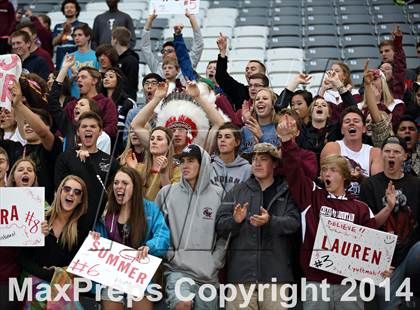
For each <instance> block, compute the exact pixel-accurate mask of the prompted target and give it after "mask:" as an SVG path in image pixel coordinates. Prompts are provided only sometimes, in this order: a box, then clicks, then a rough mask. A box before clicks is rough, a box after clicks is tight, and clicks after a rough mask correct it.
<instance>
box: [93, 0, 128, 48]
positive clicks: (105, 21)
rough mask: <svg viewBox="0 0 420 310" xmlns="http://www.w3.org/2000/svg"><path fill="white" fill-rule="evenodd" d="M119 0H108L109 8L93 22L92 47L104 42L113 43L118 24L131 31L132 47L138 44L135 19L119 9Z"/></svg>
mask: <svg viewBox="0 0 420 310" xmlns="http://www.w3.org/2000/svg"><path fill="white" fill-rule="evenodd" d="M118 2H119V0H106V4H107V5H108V8H109V10H108V11H106V12H105V13H102V14H100V15H98V16H96V17H95V20H94V22H93V39H92V47H93V48H96V46H98V45H100V44H103V43H109V44H110V43H111V38H112V29H114V28H115V27H118V26H122V27H126V28H127V29H128V30H129V31H130V32H131V38H130V47H131V48H134V46H135V45H136V33H135V32H134V25H133V20H132V19H131V17H130V15H128V14H127V13H124V12H121V11H120V10H118Z"/></svg>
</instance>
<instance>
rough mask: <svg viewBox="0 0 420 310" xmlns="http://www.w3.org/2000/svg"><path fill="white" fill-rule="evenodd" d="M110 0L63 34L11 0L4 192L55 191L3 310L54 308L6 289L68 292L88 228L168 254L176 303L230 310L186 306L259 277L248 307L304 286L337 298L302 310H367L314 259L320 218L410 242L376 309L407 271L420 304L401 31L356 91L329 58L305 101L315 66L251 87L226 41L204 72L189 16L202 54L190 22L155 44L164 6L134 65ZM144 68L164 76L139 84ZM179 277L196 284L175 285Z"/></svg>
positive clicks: (415, 96)
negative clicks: (15, 62) (16, 67)
mask: <svg viewBox="0 0 420 310" xmlns="http://www.w3.org/2000/svg"><path fill="white" fill-rule="evenodd" d="M106 2H107V4H108V7H109V11H107V12H105V13H103V14H101V15H98V16H97V17H96V19H95V21H94V24H93V29H91V28H90V27H89V26H88V25H87V24H85V23H83V21H79V20H78V16H79V13H80V6H79V4H78V2H77V0H64V1H63V2H62V4H61V11H62V13H63V14H64V16H65V19H66V21H65V22H64V23H62V24H57V25H55V26H54V29H53V31H51V30H50V27H51V25H50V24H51V21H50V20H49V18H48V16H46V15H40V16H35V15H33V14H32V12H31V11H30V10H29V11H26V12H22V11H21V10H20V11H19V10H18V11H17V12H15V11H14V9H13V6H12V5H11V4H10V2H9V1H8V0H2V1H0V8H1V9H2V10H1V12H0V16H2V17H3V15H4V19H3V18H2V19H1V20H6V15H7V18H8V22H6V23H3V22H2V23H1V24H2V25H1V26H0V54H1V55H6V54H16V55H18V56H19V57H20V60H21V63H22V68H23V72H22V74H21V76H20V78H19V79H18V80H16V81H11V82H10V83H9V84H8V85H5V86H4V87H6V89H7V90H8V92H10V98H11V101H12V103H11V108H10V109H7V108H5V107H2V108H1V109H0V128H1V132H0V186H1V187H38V186H39V187H44V188H45V204H46V205H45V221H46V224H45V225H44V227H45V229H44V230H45V231H44V233H45V245H44V246H43V247H26V248H18V247H4V246H3V247H0V308H1V309H21V308H22V307H23V308H24V309H47V307H48V303H47V302H43V301H39V300H35V299H34V300H32V301H30V300H29V298H28V297H27V298H26V299H25V300H24V301H11V300H10V296H9V279H11V278H28V277H30V278H32V279H33V280H34V281H35V282H36V283H46V284H49V283H51V284H52V283H55V281H57V278H59V277H64V278H65V279H70V281H71V280H72V276H71V275H70V274H69V273H67V272H66V269H65V268H66V267H67V266H68V265H69V263H70V262H71V260H72V259H73V257H74V256H75V255H76V253H77V252H78V250H79V248H80V246H81V245H82V243H83V241H84V240H85V239H86V237H87V236H88V235H89V233H90V232H92V231H94V233H91V234H92V235H93V236H94V237H95V238H98V237H99V236H101V237H105V238H108V239H111V240H113V241H116V242H119V243H122V244H124V245H127V246H129V247H131V248H134V249H136V250H137V254H136V255H137V257H138V258H139V259H142V258H144V257H146V256H148V255H149V254H150V255H154V256H158V257H161V258H163V263H162V266H161V267H160V268H159V270H158V272H157V273H156V276H155V278H154V279H153V282H155V283H160V284H161V285H162V286H163V292H162V293H163V294H164V299H165V303H166V306H165V307H167V308H168V309H177V310H178V309H218V308H219V303H218V300H217V298H214V299H213V300H211V301H209V300H205V299H203V298H200V297H199V295H196V297H195V298H194V299H193V300H191V301H185V300H181V299H180V296H179V290H180V292H181V293H182V296H188V295H189V293H194V294H196V293H197V292H198V291H199V290H200V287H201V286H202V285H204V284H209V283H210V284H213V285H215V286H216V287H217V285H219V284H220V283H231V284H232V285H233V286H235V287H236V288H237V289H238V290H239V286H240V285H245V287H248V288H249V287H250V286H251V285H252V284H258V283H260V284H264V285H265V286H266V289H264V290H261V291H257V290H255V291H254V292H253V294H252V296H251V299H250V303H249V305H248V306H247V308H248V309H284V308H285V306H284V305H282V304H281V300H280V298H279V296H280V295H281V293H280V291H281V290H282V286H284V285H286V284H290V283H295V282H299V280H300V279H301V278H306V280H307V281H308V283H312V284H314V285H315V286H316V287H319V286H320V285H321V283H322V282H323V281H324V280H326V281H327V283H328V284H330V290H329V291H328V296H329V297H330V300H329V301H326V300H324V299H323V296H321V294H320V292H321V291H318V292H319V294H318V295H315V296H310V298H307V299H308V300H306V301H303V309H305V310H306V309H317V310H318V309H363V307H364V303H363V300H362V299H361V298H360V296H359V295H360V292H355V294H356V295H357V296H358V298H356V299H355V300H354V301H345V302H344V301H341V302H340V300H341V298H342V297H343V294H344V293H345V292H346V291H347V290H348V289H349V287H350V284H347V285H343V284H342V280H343V277H342V276H339V275H337V274H333V273H329V272H325V271H322V270H319V269H316V268H313V267H310V265H309V262H310V258H311V254H312V250H313V246H314V242H315V237H316V234H317V228H318V224H319V223H320V217H321V216H326V217H335V215H336V214H341V217H340V218H341V219H343V220H346V221H349V222H352V223H354V224H358V225H362V226H366V227H369V228H373V229H378V230H382V231H385V232H389V233H392V234H395V235H397V236H398V241H397V245H396V249H395V252H394V255H393V259H392V263H391V268H390V269H389V270H383V277H384V279H386V278H389V279H390V288H389V289H390V300H386V298H385V291H384V289H380V288H379V287H376V292H375V293H376V295H375V300H376V302H375V304H374V305H375V306H376V307H377V309H398V307H400V306H401V305H402V303H403V300H402V299H401V298H399V297H398V296H397V295H396V292H397V289H398V288H399V287H400V285H401V284H402V283H403V282H404V280H405V279H406V278H409V279H410V281H411V282H410V283H411V287H410V289H411V291H412V292H413V293H414V295H416V296H419V295H420V282H419V275H420V243H419V241H420V228H419V224H420V178H419V177H420V144H419V142H420V136H419V129H420V127H419V126H420V67H417V68H407V66H406V57H405V53H404V48H403V44H402V42H403V40H404V38H403V34H402V32H401V31H400V29H399V27H398V25H396V26H395V29H394V31H393V32H392V37H393V40H390V41H383V42H381V44H380V45H379V46H378V53H379V54H380V58H381V64H380V66H379V67H378V68H369V61H368V60H366V65H365V70H364V79H363V85H361V87H360V88H358V89H357V88H356V87H354V85H353V84H352V81H351V78H350V76H351V72H350V70H349V67H348V65H347V64H346V63H343V62H340V61H332V62H331V63H332V66H331V67H330V68H328V69H327V71H326V72H325V74H324V80H323V82H322V86H321V87H320V89H319V91H318V93H317V94H312V93H311V92H309V91H307V90H305V88H306V86H307V85H308V84H310V82H311V76H309V75H307V74H304V73H301V74H297V75H296V76H294V77H293V78H292V79H291V80H290V81H289V83H288V85H287V87H286V88H284V89H283V90H282V92H281V93H280V94H276V93H275V92H274V91H273V89H271V88H270V79H269V76H267V72H266V71H267V70H266V67H265V64H264V60H263V59H251V60H249V62H248V64H247V66H246V68H245V71H244V74H245V77H246V81H247V84H246V85H244V84H242V83H240V82H238V81H236V80H235V79H234V78H233V77H232V76H231V75H230V74H229V64H228V56H227V52H228V46H229V42H228V38H227V37H226V36H224V35H223V34H220V35H219V37H218V38H217V40H216V41H215V42H214V44H215V46H216V45H217V47H218V49H219V54H218V57H217V59H214V60H213V61H210V62H209V63H208V65H207V69H206V74H205V76H200V75H199V74H197V72H196V71H195V68H196V67H197V65H198V64H199V63H200V57H201V54H202V51H203V47H204V43H203V38H202V35H201V30H200V25H199V23H198V21H197V19H196V17H195V16H194V15H192V14H190V13H189V12H186V14H185V16H186V17H187V18H188V20H189V22H190V24H191V28H192V30H193V43H192V47H191V49H190V50H188V49H187V45H186V43H185V41H184V38H183V28H184V27H183V25H181V24H177V25H175V26H174V29H173V30H174V37H173V41H167V42H164V43H163V44H162V49H161V51H160V53H157V52H156V51H154V49H153V48H152V43H151V28H152V25H153V22H154V20H155V19H156V17H157V15H156V14H155V13H153V14H151V15H149V16H148V18H147V21H146V24H145V25H144V28H143V30H142V33H141V39H140V43H139V44H140V48H141V53H140V54H137V53H136V52H135V51H134V50H133V48H134V46H135V44H136V35H135V33H134V27H133V22H132V20H131V17H130V16H129V15H128V14H126V13H124V12H121V11H119V10H118V0H107V1H106ZM22 13H23V14H22ZM110 20H112V23H111V24H110V22H109V21H110ZM416 48H417V54H418V57H419V59H420V44H419V43H417V46H416ZM139 55H140V57H139ZM359 56H360V57H363V55H359ZM142 57H143V59H141V58H142ZM140 60H141V61H142V62H144V63H146V64H147V66H148V67H149V69H150V71H151V73H149V74H147V75H145V76H144V77H143V79H142V80H141V81H139V78H140V77H141V76H140V77H139V61H140ZM139 82H141V86H142V87H141V91H142V92H143V95H142V96H139V98H138V86H139V85H138V84H139ZM2 87H3V86H2ZM4 87H3V88H4ZM183 277H188V278H191V279H192V280H194V282H195V284H193V285H188V284H182V286H181V287H180V288H179V287H178V288H176V287H177V285H176V283H177V281H178V280H180V279H182V278H183ZM273 278H274V279H275V280H274V281H273ZM110 291H111V288H110V287H107V288H104V289H103V290H102V291H101V300H100V304H101V307H102V308H103V309H124V303H125V302H126V299H127V296H126V295H125V294H124V293H122V292H119V293H118V294H117V297H120V300H119V301H115V300H114V299H113V298H111V297H110V295H111V294H110ZM357 291H358V290H357ZM36 293H37V291H36V290H34V291H33V292H32V294H33V295H34V296H35V294H36ZM145 294H146V296H147V291H146V293H145ZM358 294H359V295H358ZM89 296H90V295H89V294H86V297H87V298H88V297H89ZM307 297H308V296H307ZM62 302H63V303H64V304H61V306H60V307H61V308H60V307H59V308H60V309H66V308H65V307H74V308H72V309H82V307H83V306H84V307H85V308H86V309H90V308H89V307H88V306H86V305H83V303H80V302H79V301H75V300H72V301H67V302H64V301H62ZM243 302H244V300H243V299H241V298H239V297H238V298H234V299H233V300H231V301H229V302H228V303H227V305H226V309H239V308H240V305H241V304H242V303H243ZM155 306H156V305H155V303H153V302H151V301H150V300H148V299H147V298H146V297H144V298H143V299H141V300H140V301H136V302H134V303H133V309H153V308H154V307H155ZM417 307H418V305H417ZM48 309H51V308H48ZM68 309H70V308H68Z"/></svg>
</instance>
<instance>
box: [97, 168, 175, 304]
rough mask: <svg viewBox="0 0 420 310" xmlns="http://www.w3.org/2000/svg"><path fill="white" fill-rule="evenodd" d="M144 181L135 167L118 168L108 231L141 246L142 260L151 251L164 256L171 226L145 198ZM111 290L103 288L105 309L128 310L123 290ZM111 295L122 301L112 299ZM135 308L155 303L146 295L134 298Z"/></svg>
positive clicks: (112, 236)
mask: <svg viewBox="0 0 420 310" xmlns="http://www.w3.org/2000/svg"><path fill="white" fill-rule="evenodd" d="M142 184H143V183H142V181H141V178H140V175H139V174H138V172H137V171H136V170H134V169H133V168H130V167H122V168H120V170H118V172H117V173H116V175H115V177H114V181H113V183H112V189H110V190H109V191H108V206H107V212H106V216H105V226H106V230H107V232H108V236H109V239H111V240H113V241H116V242H119V243H122V244H124V245H127V246H129V247H132V248H135V249H138V253H137V257H138V258H139V259H142V258H143V257H146V256H147V255H148V254H149V253H150V254H151V255H154V256H159V257H162V256H163V255H164V254H165V253H166V251H167V249H168V247H169V229H168V227H167V226H166V223H165V220H164V218H163V214H162V213H161V212H160V210H159V209H158V207H156V205H155V204H154V203H153V202H151V201H149V200H146V199H144V198H143V188H142V187H143V186H142ZM111 291H112V289H111V288H106V289H104V290H103V291H102V307H103V309H104V310H108V309H111V310H115V309H124V303H125V299H126V298H125V296H123V293H120V295H118V294H116V292H115V291H112V292H111ZM111 296H114V298H113V300H115V299H118V300H119V302H115V301H111V298H112V297H111ZM115 297H116V298H115ZM132 309H142V310H145V309H153V304H152V302H151V301H149V300H148V299H147V298H143V299H141V300H140V301H134V302H133V308H132Z"/></svg>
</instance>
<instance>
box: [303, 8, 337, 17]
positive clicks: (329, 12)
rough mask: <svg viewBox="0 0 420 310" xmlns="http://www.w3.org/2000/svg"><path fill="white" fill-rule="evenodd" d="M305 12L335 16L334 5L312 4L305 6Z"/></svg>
mask: <svg viewBox="0 0 420 310" xmlns="http://www.w3.org/2000/svg"><path fill="white" fill-rule="evenodd" d="M305 14H308V15H331V16H334V14H335V10H334V8H333V7H332V6H310V7H306V8H305Z"/></svg>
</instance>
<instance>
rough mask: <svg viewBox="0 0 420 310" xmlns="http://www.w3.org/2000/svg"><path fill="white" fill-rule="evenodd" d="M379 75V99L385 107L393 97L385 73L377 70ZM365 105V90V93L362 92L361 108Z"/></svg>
mask: <svg viewBox="0 0 420 310" xmlns="http://www.w3.org/2000/svg"><path fill="white" fill-rule="evenodd" d="M379 76H380V79H381V88H382V92H381V100H382V102H383V104H384V105H385V106H386V107H388V106H389V105H390V104H391V103H392V102H393V101H394V97H393V96H392V94H391V91H390V90H389V87H388V83H387V81H386V77H385V74H384V73H383V72H382V71H381V70H379ZM366 107H367V104H366V91H365V93H364V94H363V102H362V108H366Z"/></svg>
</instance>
